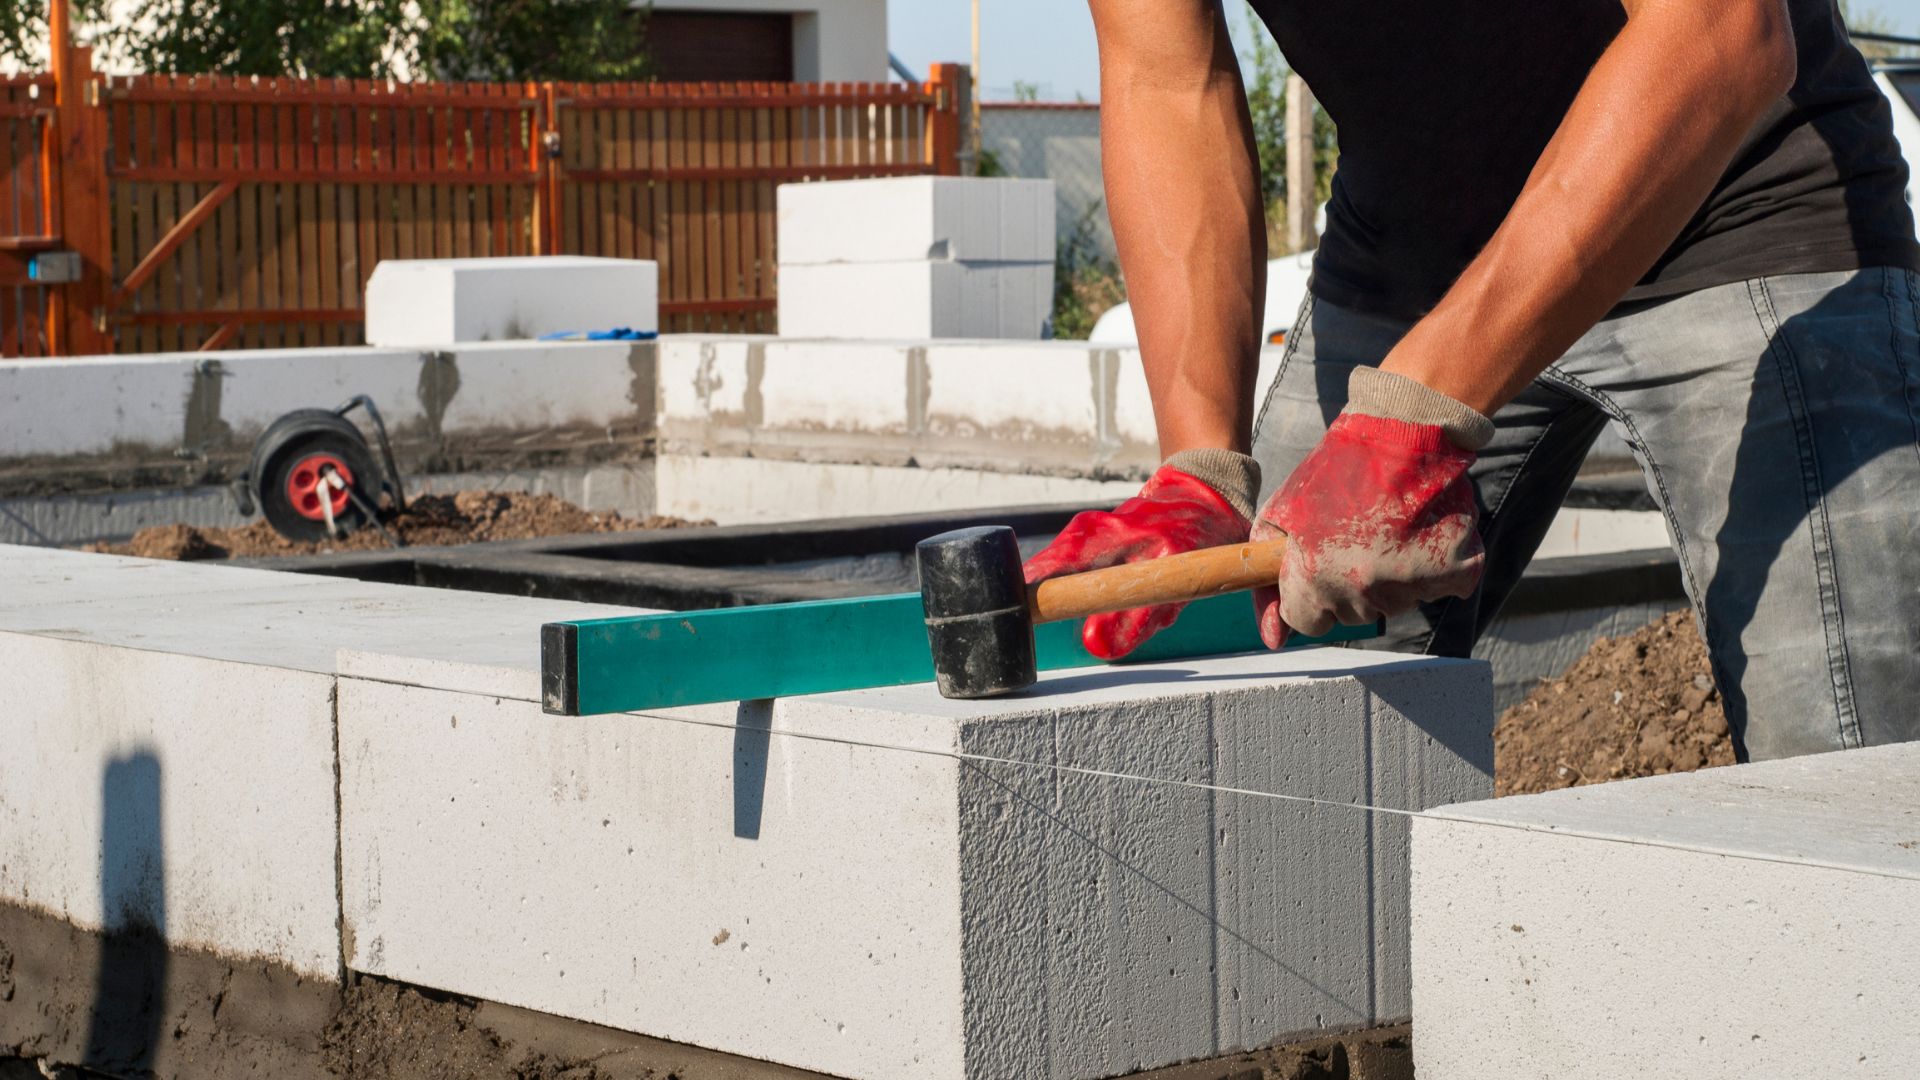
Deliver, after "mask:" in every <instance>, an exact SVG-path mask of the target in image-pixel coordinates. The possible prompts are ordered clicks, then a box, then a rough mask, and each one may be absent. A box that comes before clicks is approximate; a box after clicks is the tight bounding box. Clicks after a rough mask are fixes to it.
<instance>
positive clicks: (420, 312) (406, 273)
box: [367, 255, 660, 346]
mask: <svg viewBox="0 0 1920 1080" xmlns="http://www.w3.org/2000/svg"><path fill="white" fill-rule="evenodd" d="M659 281H660V268H659V264H658V263H654V262H650V261H647V260H644V259H603V258H592V257H587V256H581V255H548V256H527V257H516V258H501V259H388V260H385V261H383V262H381V263H380V265H378V266H376V267H374V269H373V276H372V277H371V278H370V279H368V282H367V341H368V342H369V343H371V344H374V345H411V346H444V345H447V344H450V343H453V342H467V341H519V340H524V339H527V338H536V337H539V336H540V335H542V334H551V333H557V332H560V331H565V330H609V329H613V328H615V327H628V328H630V329H633V330H640V331H649V332H653V331H658V330H659V329H660V288H659Z"/></svg>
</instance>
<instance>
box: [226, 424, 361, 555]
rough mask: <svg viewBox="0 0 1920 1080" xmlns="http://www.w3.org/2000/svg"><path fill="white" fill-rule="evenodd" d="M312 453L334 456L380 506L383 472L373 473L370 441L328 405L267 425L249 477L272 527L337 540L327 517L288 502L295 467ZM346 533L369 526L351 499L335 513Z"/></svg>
mask: <svg viewBox="0 0 1920 1080" xmlns="http://www.w3.org/2000/svg"><path fill="white" fill-rule="evenodd" d="M313 454H332V455H333V456H334V457H337V458H339V459H340V460H341V461H342V462H343V463H345V465H346V466H347V470H348V471H349V472H351V473H353V489H354V491H355V493H356V494H358V495H359V496H360V498H361V499H362V500H364V501H365V502H366V504H367V505H369V506H375V505H378V504H377V503H376V502H375V499H376V498H377V497H378V493H379V486H378V479H379V474H378V473H377V472H375V471H374V464H373V453H372V451H371V450H369V449H368V448H367V440H366V438H365V437H364V436H362V435H361V434H360V429H359V428H357V427H354V426H353V423H352V421H349V420H347V419H345V418H343V417H340V416H337V415H335V414H334V413H332V412H329V411H327V410H326V409H296V410H295V411H293V412H290V413H288V414H286V415H285V416H282V417H281V418H280V419H278V420H275V421H274V422H273V423H272V424H270V425H268V426H267V430H266V431H264V432H262V433H261V435H260V439H259V441H258V442H256V443H254V446H253V463H252V465H251V466H250V467H249V468H248V470H247V475H248V476H249V477H250V478H251V480H252V483H253V497H254V501H255V504H256V505H258V506H259V508H260V514H261V516H263V517H265V518H266V519H267V524H269V525H271V526H273V531H274V532H277V533H279V534H280V535H281V536H284V537H286V538H287V539H289V540H294V541H320V540H328V539H332V538H331V537H329V536H328V535H327V525H326V522H325V521H320V520H316V519H313V518H309V517H307V516H305V515H304V514H301V513H300V512H298V511H297V510H295V509H294V508H293V505H292V504H291V503H290V502H288V500H287V478H288V477H289V476H291V475H292V473H293V470H294V467H295V466H296V465H298V464H299V463H300V461H301V460H302V459H304V458H307V457H309V456H310V455H313ZM334 521H335V522H336V523H337V524H338V525H339V527H340V528H341V530H343V531H344V532H348V533H351V532H353V531H354V530H356V529H359V528H362V527H364V526H365V525H366V524H367V518H366V515H365V514H362V513H361V512H360V508H359V507H357V506H355V505H353V503H352V502H349V503H348V504H347V506H346V508H345V509H343V510H342V511H341V512H340V513H338V514H336V515H334Z"/></svg>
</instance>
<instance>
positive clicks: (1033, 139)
mask: <svg viewBox="0 0 1920 1080" xmlns="http://www.w3.org/2000/svg"><path fill="white" fill-rule="evenodd" d="M980 141H981V143H982V145H983V146H984V147H985V149H987V150H989V151H991V152H992V153H993V155H994V156H995V157H996V158H998V159H999V162H1000V166H1001V167H1002V168H1004V169H1006V170H1007V172H1008V173H1010V174H1011V175H1014V176H1023V177H1030V178H1036V179H1037V178H1040V177H1046V178H1048V179H1050V180H1052V181H1053V184H1054V199H1055V211H1054V229H1055V232H1056V233H1057V235H1058V236H1059V237H1060V238H1061V239H1062V240H1064V239H1066V238H1067V237H1068V236H1071V235H1072V234H1073V230H1074V229H1075V228H1076V227H1078V225H1079V223H1080V222H1081V220H1082V219H1085V220H1087V222H1088V224H1090V225H1091V226H1092V229H1093V238H1094V242H1095V244H1096V245H1098V247H1099V249H1100V250H1101V252H1102V253H1104V254H1105V255H1106V256H1107V257H1109V258H1112V257H1113V256H1114V247H1113V227H1112V225H1110V224H1109V223H1108V220H1107V203H1106V189H1105V186H1104V184H1103V183H1102V181H1101V179H1100V107H1099V106H1098V105H1091V104H1089V105H1080V104H1027V103H1021V104H1014V103H1005V102H1003V103H991V102H989V103H986V104H983V105H982V106H981V107H980Z"/></svg>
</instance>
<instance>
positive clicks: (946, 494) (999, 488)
mask: <svg viewBox="0 0 1920 1080" xmlns="http://www.w3.org/2000/svg"><path fill="white" fill-rule="evenodd" d="M654 485H655V487H654V498H655V500H656V502H655V504H654V512H655V513H660V514H672V515H675V516H676V517H683V518H691V519H695V520H699V519H707V520H711V521H715V522H718V523H719V524H722V525H740V524H750V523H754V522H775V521H801V520H809V519H819V518H834V517H854V516H858V515H862V514H916V513H929V512H932V511H935V510H946V511H953V510H962V509H969V508H976V507H990V506H1019V505H1035V504H1039V503H1065V502H1078V503H1085V504H1087V505H1089V506H1091V505H1097V504H1100V503H1106V504H1108V505H1117V504H1118V503H1120V502H1121V501H1123V500H1125V499H1128V498H1131V497H1132V496H1133V495H1135V494H1136V493H1138V491H1139V490H1140V482H1139V481H1137V480H1091V479H1086V478H1084V477H1074V476H1032V475H1020V474H1013V475H1009V474H1006V473H999V472H989V471H985V470H981V469H923V468H916V467H909V466H890V465H841V464H835V463H831V462H808V461H771V460H767V459H765V458H745V457H694V456H690V455H681V454H668V455H665V456H663V457H661V458H660V459H659V460H658V461H657V462H656V465H655V472H654Z"/></svg>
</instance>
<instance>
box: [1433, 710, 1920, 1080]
mask: <svg viewBox="0 0 1920 1080" xmlns="http://www.w3.org/2000/svg"><path fill="white" fill-rule="evenodd" d="M1413 843H1414V857H1413V871H1414V878H1413V892H1412V896H1413V914H1414V922H1413V959H1414V965H1413V976H1414V1029H1415V1031H1417V1032H1418V1037H1417V1038H1416V1039H1415V1040H1414V1057H1415V1065H1416V1067H1417V1068H1418V1070H1419V1074H1420V1077H1421V1080H1454V1078H1465V1077H1471V1078H1473V1080H1502V1078H1506V1077H1515V1078H1518V1077H1529V1078H1531V1077H1539V1076H1626V1075H1633V1074H1636V1073H1642V1072H1645V1071H1646V1069H1647V1062H1648V1061H1649V1060H1650V1059H1652V1060H1657V1061H1658V1063H1659V1070H1658V1071H1660V1072H1661V1073H1662V1074H1666V1075H1674V1076H1687V1077H1698V1078H1703V1080H1719V1078H1727V1080H1734V1078H1746V1077H1754V1076H1833V1075H1845V1076H1857V1077H1876V1078H1877V1077H1886V1078H1893V1077H1904V1076H1909V1075H1911V1074H1912V1071H1913V1063H1914V1061H1916V1060H1920V1025H1916V1024H1914V1023H1913V1022H1912V1021H1913V1018H1914V1017H1916V1016H1920V920H1916V919H1914V917H1913V915H1912V913H1913V911H1914V910H1915V908H1916V906H1920V745H1916V744H1908V745H1904V746H1889V747H1880V748H1875V749H1869V750H1849V751H1844V752H1840V753H1834V754H1822V755H1818V756H1815V757H1806V758H1798V759H1794V760H1787V761H1773V762H1766V763H1763V764H1757V765H1741V766H1732V767H1728V768H1721V769H1711V770H1707V771H1704V772H1700V773H1693V774H1687V775H1678V776H1662V777H1655V778H1651V779H1645V780H1633V781H1622V782H1616V783H1611V784H1603V785H1599V786H1595V787H1582V788H1573V789H1569V790H1566V791H1558V792H1552V793H1549V794H1543V795H1532V796H1524V797H1517V798H1507V799H1501V800H1498V801H1496V802H1481V803H1471V804H1466V805H1460V806H1449V807H1445V808H1443V809H1441V810H1438V811H1436V812H1435V814H1434V815H1431V816H1428V817H1424V818H1421V819H1419V820H1417V821H1416V822H1415V823H1414V829H1413Z"/></svg>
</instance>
